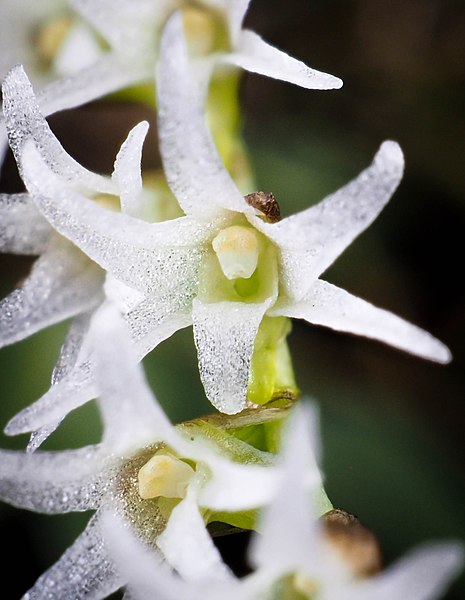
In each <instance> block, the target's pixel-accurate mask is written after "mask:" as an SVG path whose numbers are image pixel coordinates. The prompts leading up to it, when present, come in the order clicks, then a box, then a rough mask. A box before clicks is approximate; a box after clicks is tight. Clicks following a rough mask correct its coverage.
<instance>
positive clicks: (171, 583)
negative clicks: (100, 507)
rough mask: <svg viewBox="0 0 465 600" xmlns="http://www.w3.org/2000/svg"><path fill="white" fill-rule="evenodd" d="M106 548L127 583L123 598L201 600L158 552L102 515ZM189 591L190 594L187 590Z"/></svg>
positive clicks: (126, 527)
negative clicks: (163, 560)
mask: <svg viewBox="0 0 465 600" xmlns="http://www.w3.org/2000/svg"><path fill="white" fill-rule="evenodd" d="M102 530H103V535H104V539H105V545H106V547H107V549H108V552H109V554H110V556H111V557H112V559H113V560H114V562H115V564H116V566H117V568H118V571H119V572H120V573H121V575H122V577H123V578H124V580H125V581H127V584H126V588H125V595H124V598H127V599H129V598H132V599H133V600H153V598H154V597H156V598H157V600H201V597H197V596H196V595H194V592H193V590H192V584H191V583H190V584H189V587H187V586H185V585H184V584H183V582H182V580H181V579H180V578H179V577H178V576H176V575H175V574H174V573H173V572H172V570H171V569H170V568H169V567H168V565H167V564H166V563H163V562H162V559H161V556H160V553H159V552H156V551H154V549H153V548H148V547H147V546H145V545H143V544H142V542H141V541H140V540H139V539H138V538H136V536H135V535H134V534H133V533H132V532H131V531H130V529H129V524H126V523H125V522H123V521H121V519H119V518H117V517H116V516H115V515H113V514H112V513H109V512H107V513H104V514H103V515H102ZM188 590H189V591H188Z"/></svg>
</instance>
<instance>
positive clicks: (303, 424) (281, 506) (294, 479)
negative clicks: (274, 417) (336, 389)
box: [249, 404, 322, 578]
mask: <svg viewBox="0 0 465 600" xmlns="http://www.w3.org/2000/svg"><path fill="white" fill-rule="evenodd" d="M315 419H316V414H315V412H314V409H313V407H310V406H309V405H307V404H299V405H297V406H296V407H294V409H293V411H292V413H291V415H290V417H289V420H288V422H287V423H286V430H285V437H284V445H283V447H282V450H281V454H280V462H281V466H282V476H281V478H280V481H279V485H278V488H277V492H276V495H275V497H274V498H273V500H272V502H271V503H270V504H269V505H268V506H267V507H266V508H265V509H264V510H263V511H262V513H261V518H260V522H259V526H258V531H259V532H260V535H259V536H258V535H256V536H255V537H253V538H252V540H251V544H250V547H249V558H250V560H251V562H252V563H253V564H254V565H255V566H256V567H266V568H269V569H271V570H273V571H274V572H275V576H276V578H279V574H280V573H285V572H287V571H297V570H298V567H299V565H300V564H301V563H302V562H303V563H304V564H305V563H308V564H313V563H315V562H318V550H317V548H318V546H319V541H318V532H317V531H316V530H315V527H314V525H315V522H316V519H317V517H319V516H320V515H317V514H315V513H314V512H313V510H312V501H311V496H312V491H314V490H315V489H316V487H317V486H320V485H321V482H322V477H321V474H320V471H319V468H318V465H317V462H316V457H315V446H317V445H318V444H319V440H317V439H316V436H317V435H318V433H317V432H316V431H315V429H317V424H316V423H315Z"/></svg>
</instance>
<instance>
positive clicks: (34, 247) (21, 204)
mask: <svg viewBox="0 0 465 600" xmlns="http://www.w3.org/2000/svg"><path fill="white" fill-rule="evenodd" d="M51 230H52V228H51V227H50V225H49V224H48V223H47V221H46V220H45V219H44V217H43V216H42V215H41V214H40V212H39V211H38V209H37V207H36V206H35V204H34V203H33V201H32V199H31V197H30V196H29V194H0V251H1V252H10V253H12V254H40V253H41V252H43V250H44V249H45V245H46V242H47V239H48V236H49V235H50V232H51Z"/></svg>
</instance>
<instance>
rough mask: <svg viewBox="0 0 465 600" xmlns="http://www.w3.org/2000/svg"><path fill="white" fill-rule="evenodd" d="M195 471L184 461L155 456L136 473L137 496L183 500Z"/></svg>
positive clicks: (161, 455) (168, 456)
mask: <svg viewBox="0 0 465 600" xmlns="http://www.w3.org/2000/svg"><path fill="white" fill-rule="evenodd" d="M194 473H195V471H194V469H193V468H192V467H191V466H190V465H188V464H187V463H185V462H184V461H182V460H180V459H179V458H176V457H174V456H170V455H167V454H155V456H152V458H151V459H150V460H149V461H148V462H147V463H145V465H144V466H143V467H142V468H141V469H140V471H139V473H138V476H137V477H138V484H139V494H140V497H141V498H143V499H144V500H148V499H149V498H159V497H160V496H162V497H164V498H184V497H185V495H186V492H187V486H188V485H189V482H190V481H191V479H192V477H193V475H194Z"/></svg>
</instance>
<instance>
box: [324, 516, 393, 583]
mask: <svg viewBox="0 0 465 600" xmlns="http://www.w3.org/2000/svg"><path fill="white" fill-rule="evenodd" d="M321 521H322V523H323V525H324V532H325V537H326V540H327V541H328V542H329V544H330V546H331V547H332V548H333V549H334V550H335V551H336V552H337V553H338V555H339V556H340V557H341V558H342V559H343V560H344V561H345V562H346V563H347V564H348V565H349V567H350V568H351V570H352V572H353V574H354V575H355V576H356V577H362V578H363V577H370V576H372V575H375V574H376V573H378V572H379V571H380V570H381V567H382V564H381V563H382V561H381V551H380V548H379V544H378V540H377V539H376V536H375V535H374V533H373V532H372V531H371V530H370V529H368V527H365V526H364V525H362V524H361V523H360V521H359V520H358V519H357V517H356V516H354V515H352V514H351V513H348V512H346V511H345V510H341V509H339V508H336V509H333V510H330V511H329V512H327V513H325V514H324V515H323V516H322V517H321Z"/></svg>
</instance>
